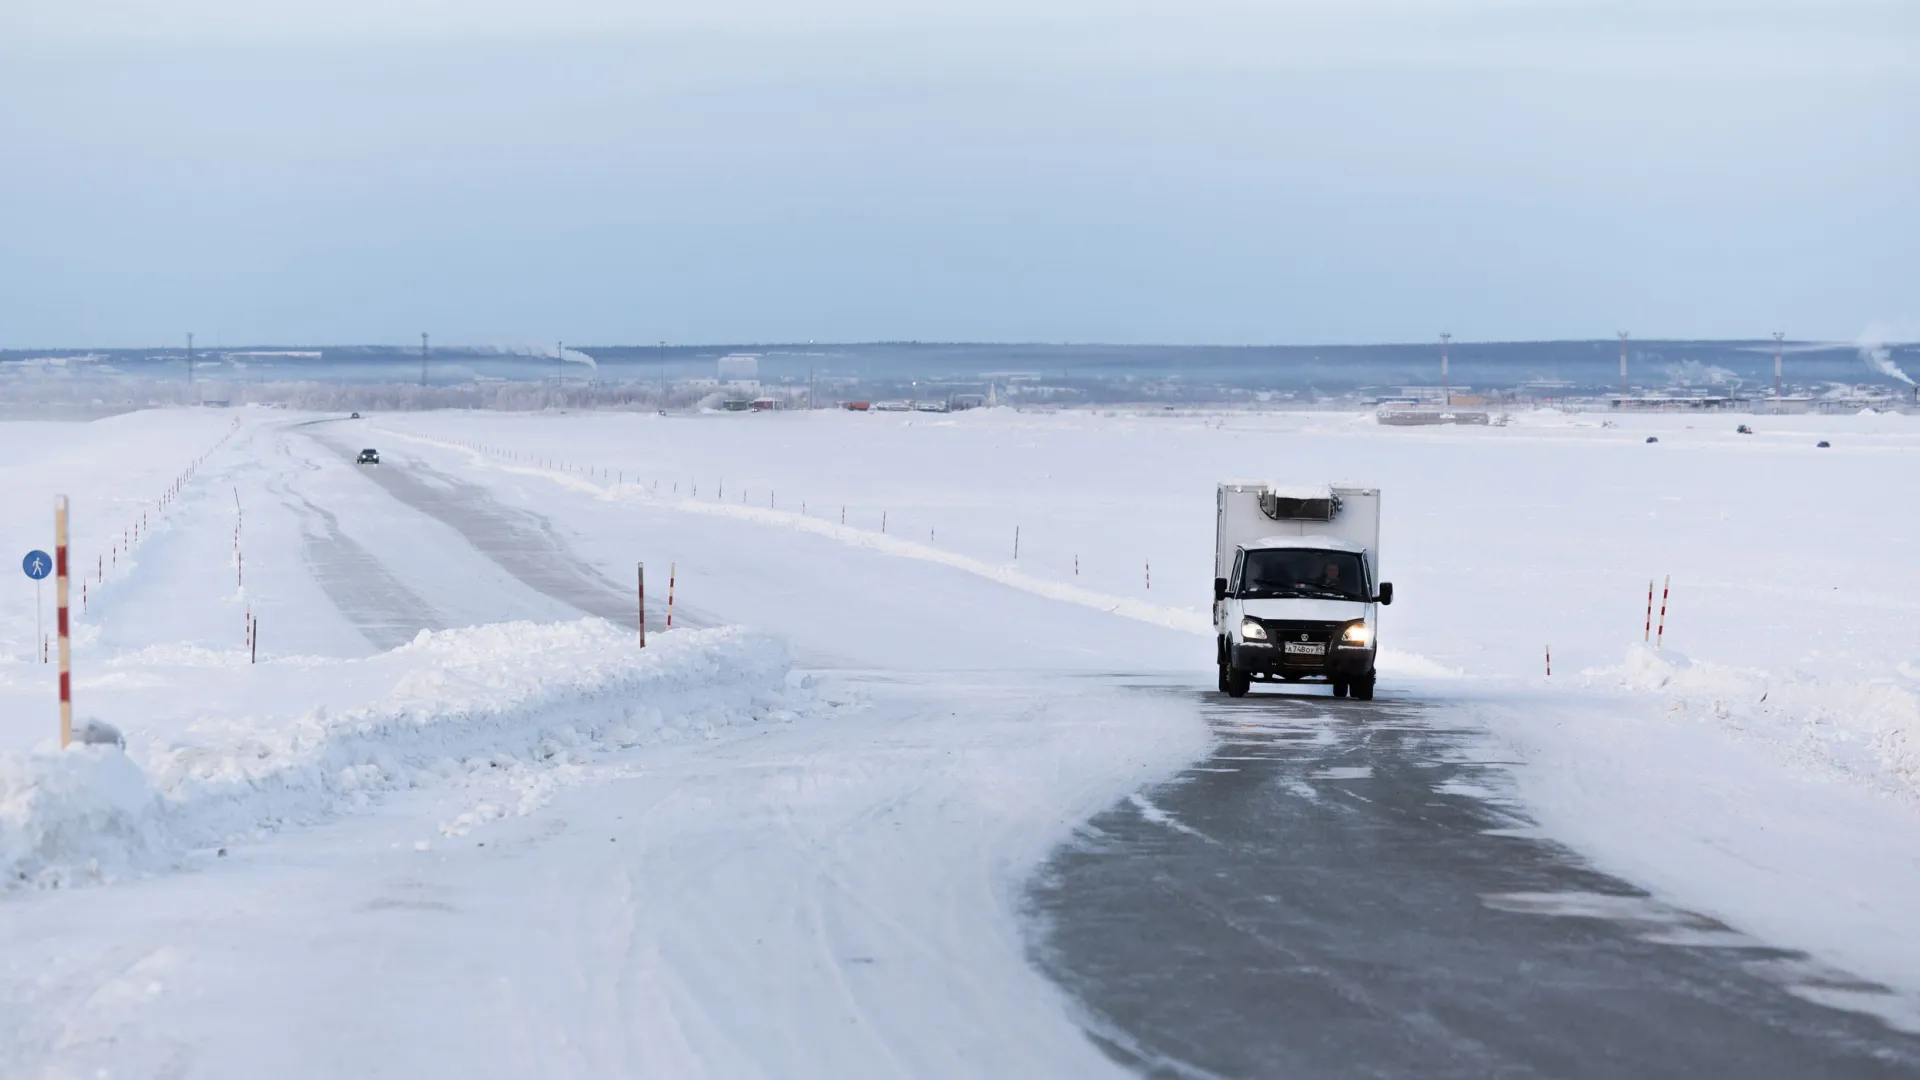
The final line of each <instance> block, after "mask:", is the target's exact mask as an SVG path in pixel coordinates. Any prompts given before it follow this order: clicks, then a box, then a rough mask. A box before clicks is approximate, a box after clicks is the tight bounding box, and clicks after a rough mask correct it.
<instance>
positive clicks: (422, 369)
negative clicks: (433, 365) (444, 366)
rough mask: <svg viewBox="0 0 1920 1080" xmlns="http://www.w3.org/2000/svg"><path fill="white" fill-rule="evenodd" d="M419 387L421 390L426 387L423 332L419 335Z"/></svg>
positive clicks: (425, 336)
mask: <svg viewBox="0 0 1920 1080" xmlns="http://www.w3.org/2000/svg"><path fill="white" fill-rule="evenodd" d="M420 385H421V387H423V388H424V387H425V386H426V385H427V335H426V334H425V333H424V332H423V333H422V334H421V335H420Z"/></svg>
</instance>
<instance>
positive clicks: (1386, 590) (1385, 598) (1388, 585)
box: [1374, 581, 1393, 604]
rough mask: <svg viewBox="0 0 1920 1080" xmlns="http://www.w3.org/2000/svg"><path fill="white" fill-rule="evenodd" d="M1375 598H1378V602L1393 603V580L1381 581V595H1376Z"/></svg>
mask: <svg viewBox="0 0 1920 1080" xmlns="http://www.w3.org/2000/svg"><path fill="white" fill-rule="evenodd" d="M1374 599H1375V600H1377V601H1378V602H1380V603H1382V604H1391V603H1393V582H1391V581H1383V582H1381V583H1380V595H1379V596H1376V597H1374Z"/></svg>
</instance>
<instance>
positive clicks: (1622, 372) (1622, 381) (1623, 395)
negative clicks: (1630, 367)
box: [1620, 330, 1627, 409]
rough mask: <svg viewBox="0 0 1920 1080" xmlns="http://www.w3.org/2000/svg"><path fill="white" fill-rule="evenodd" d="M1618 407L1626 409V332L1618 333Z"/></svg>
mask: <svg viewBox="0 0 1920 1080" xmlns="http://www.w3.org/2000/svg"><path fill="white" fill-rule="evenodd" d="M1620 407H1621V408H1622V409H1624V408H1626V407H1627V332H1626V331H1625V330H1622V331H1620Z"/></svg>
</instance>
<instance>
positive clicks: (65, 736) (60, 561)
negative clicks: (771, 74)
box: [53, 495, 73, 749]
mask: <svg viewBox="0 0 1920 1080" xmlns="http://www.w3.org/2000/svg"><path fill="white" fill-rule="evenodd" d="M53 574H54V582H53V602H54V606H55V607H56V608H57V609H58V611H59V614H58V615H57V616H56V617H55V622H54V626H55V629H56V631H57V632H58V633H59V635H60V746H61V747H62V748H63V749H64V748H65V747H66V746H67V745H68V744H70V743H72V742H73V645H72V641H71V640H70V639H69V638H68V636H67V629H68V627H67V497H66V496H65V495H60V496H57V497H56V498H55V499H54V500H53Z"/></svg>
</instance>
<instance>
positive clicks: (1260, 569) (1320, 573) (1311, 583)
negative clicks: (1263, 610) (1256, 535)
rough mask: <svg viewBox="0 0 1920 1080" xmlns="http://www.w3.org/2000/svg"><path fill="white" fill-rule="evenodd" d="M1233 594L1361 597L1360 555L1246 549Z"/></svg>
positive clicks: (1249, 597) (1265, 597)
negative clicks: (1238, 579)
mask: <svg viewBox="0 0 1920 1080" xmlns="http://www.w3.org/2000/svg"><path fill="white" fill-rule="evenodd" d="M1235 595H1237V596H1239V597H1240V598H1241V599H1243V600H1268V599H1275V598H1292V599H1314V600H1360V601H1365V600H1367V599H1369V597H1368V596H1367V585H1366V577H1365V575H1364V574H1362V573H1361V567H1360V556H1358V555H1356V554H1354V553H1353V552H1350V551H1316V550H1313V549H1310V548H1269V549H1265V550H1259V551H1249V552H1247V557H1246V560H1245V562H1243V563H1242V564H1241V567H1240V581H1239V582H1238V583H1237V587H1236V589H1235Z"/></svg>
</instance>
